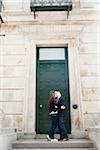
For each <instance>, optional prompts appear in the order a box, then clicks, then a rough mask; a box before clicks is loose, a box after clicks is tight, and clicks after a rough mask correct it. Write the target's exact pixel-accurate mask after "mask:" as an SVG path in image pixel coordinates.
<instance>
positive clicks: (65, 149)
mask: <svg viewBox="0 0 100 150" xmlns="http://www.w3.org/2000/svg"><path fill="white" fill-rule="evenodd" d="M12 150H40V148H37V149H33V148H32V149H30V148H29V149H26V148H24V149H12ZM41 150H42V149H41ZM45 150H55V149H51V148H46V149H45ZM58 150H96V149H95V148H59V149H58Z"/></svg>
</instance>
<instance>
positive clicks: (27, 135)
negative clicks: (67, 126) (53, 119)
mask: <svg viewBox="0 0 100 150" xmlns="http://www.w3.org/2000/svg"><path fill="white" fill-rule="evenodd" d="M17 135H18V139H34V138H35V139H45V138H46V134H36V135H35V134H34V133H32V132H29V133H28V132H26V133H25V132H18V133H17ZM68 136H69V138H70V139H73V138H74V139H80V138H81V139H82V138H86V135H85V133H84V132H79V133H77V134H76V133H72V134H69V135H68ZM55 138H59V134H55Z"/></svg>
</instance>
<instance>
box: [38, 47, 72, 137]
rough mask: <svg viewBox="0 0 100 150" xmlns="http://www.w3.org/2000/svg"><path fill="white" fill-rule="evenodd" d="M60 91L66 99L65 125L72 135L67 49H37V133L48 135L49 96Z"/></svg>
mask: <svg viewBox="0 0 100 150" xmlns="http://www.w3.org/2000/svg"><path fill="white" fill-rule="evenodd" d="M51 90H59V91H60V92H61V94H62V95H63V97H64V99H65V104H66V106H67V110H66V112H65V125H66V128H67V131H68V133H71V121H70V120H71V119H70V95H69V73H68V50H67V48H62V47H61V48H37V83H36V133H37V134H47V132H48V129H49V127H50V117H49V116H48V95H49V92H50V91H51Z"/></svg>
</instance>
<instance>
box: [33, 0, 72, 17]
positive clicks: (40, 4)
mask: <svg viewBox="0 0 100 150" xmlns="http://www.w3.org/2000/svg"><path fill="white" fill-rule="evenodd" d="M30 9H31V11H34V12H35V11H59V10H60V11H63V10H66V11H67V12H68V15H69V11H71V10H72V0H31V1H30Z"/></svg>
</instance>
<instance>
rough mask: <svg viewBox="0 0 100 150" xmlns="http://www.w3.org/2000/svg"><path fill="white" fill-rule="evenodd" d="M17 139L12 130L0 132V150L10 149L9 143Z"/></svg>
mask: <svg viewBox="0 0 100 150" xmlns="http://www.w3.org/2000/svg"><path fill="white" fill-rule="evenodd" d="M16 139H17V134H16V133H14V132H9V133H6V132H5V133H0V150H11V143H12V141H15V140H16Z"/></svg>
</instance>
